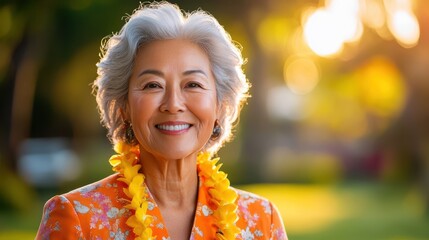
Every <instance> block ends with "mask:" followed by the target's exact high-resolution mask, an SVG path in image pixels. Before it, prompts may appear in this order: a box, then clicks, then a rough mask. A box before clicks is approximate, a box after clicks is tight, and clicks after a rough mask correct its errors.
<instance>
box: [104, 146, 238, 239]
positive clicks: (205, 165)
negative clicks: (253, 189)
mask: <svg viewBox="0 0 429 240" xmlns="http://www.w3.org/2000/svg"><path fill="white" fill-rule="evenodd" d="M114 150H115V152H116V153H118V154H116V155H113V156H112V157H111V158H110V160H109V162H110V165H112V167H113V168H112V169H113V171H115V172H118V173H119V174H120V175H121V177H120V178H118V180H119V181H122V182H124V183H126V184H127V185H128V187H127V188H124V189H123V190H124V193H125V195H126V196H127V197H128V198H129V199H130V200H128V204H127V205H125V208H127V209H130V210H132V211H134V212H135V214H134V215H132V216H130V217H129V218H128V220H127V222H126V224H127V225H128V226H130V227H131V228H132V229H133V232H134V234H135V235H136V238H135V239H136V240H152V239H155V236H152V229H151V228H150V225H151V223H152V221H153V217H152V216H150V215H148V214H146V213H147V209H148V194H147V192H146V191H145V188H144V186H143V183H144V179H145V176H144V175H143V174H142V173H139V170H140V168H141V164H139V156H140V150H139V147H138V145H136V146H131V145H128V144H126V143H124V142H118V143H117V144H115V146H114ZM218 161H219V158H215V159H210V154H209V153H200V154H199V155H198V157H197V165H198V175H199V176H200V178H201V179H202V180H203V183H204V185H205V186H206V187H207V189H208V193H209V195H210V197H211V198H210V203H212V204H213V205H215V207H216V210H214V212H213V217H214V218H215V219H216V223H215V226H216V227H217V229H218V230H217V232H216V239H219V240H228V239H235V237H236V235H237V234H238V233H239V232H240V230H239V228H238V227H237V226H236V225H235V223H236V222H237V221H238V216H237V205H236V204H235V200H236V199H237V193H236V192H235V191H234V190H233V189H231V188H230V182H229V180H228V178H227V174H226V173H224V172H223V171H220V170H219V169H220V167H221V166H222V164H219V165H216V164H217V162H218Z"/></svg>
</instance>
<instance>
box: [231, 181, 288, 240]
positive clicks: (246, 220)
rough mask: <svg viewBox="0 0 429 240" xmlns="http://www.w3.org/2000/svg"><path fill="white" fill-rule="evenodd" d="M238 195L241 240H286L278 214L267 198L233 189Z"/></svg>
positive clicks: (238, 224) (238, 223)
mask: <svg viewBox="0 0 429 240" xmlns="http://www.w3.org/2000/svg"><path fill="white" fill-rule="evenodd" d="M234 189H235V191H236V192H237V194H238V198H237V207H238V218H239V219H238V222H237V226H238V227H239V228H241V229H242V230H241V236H242V237H243V239H277V240H285V239H287V236H286V231H285V228H284V225H283V221H282V218H281V216H280V212H279V211H278V209H277V207H276V206H275V205H274V204H273V203H272V202H271V201H270V200H268V199H267V198H265V197H262V196H260V195H257V194H255V193H251V192H248V191H244V190H240V189H236V188H234Z"/></svg>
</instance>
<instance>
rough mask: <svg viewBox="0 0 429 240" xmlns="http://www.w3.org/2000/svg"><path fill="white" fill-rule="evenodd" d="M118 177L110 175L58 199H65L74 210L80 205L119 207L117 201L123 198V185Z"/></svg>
mask: <svg viewBox="0 0 429 240" xmlns="http://www.w3.org/2000/svg"><path fill="white" fill-rule="evenodd" d="M118 178H119V175H118V174H112V175H110V176H107V177H105V178H103V179H101V180H98V181H96V182H93V183H90V184H88V185H85V186H82V187H79V188H77V189H74V190H72V191H70V192H67V193H64V194H61V195H60V196H59V197H61V198H63V199H67V200H68V201H69V202H70V203H71V204H72V205H74V206H75V208H76V207H77V208H78V206H82V205H91V206H95V205H99V204H107V203H108V204H109V205H120V204H118V201H119V199H122V198H123V191H122V188H123V187H125V185H124V183H123V182H121V181H118Z"/></svg>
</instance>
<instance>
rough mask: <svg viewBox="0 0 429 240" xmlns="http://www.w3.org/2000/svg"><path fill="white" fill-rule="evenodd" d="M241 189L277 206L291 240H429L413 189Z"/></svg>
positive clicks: (360, 185) (373, 186)
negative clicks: (267, 199) (266, 199)
mask: <svg viewBox="0 0 429 240" xmlns="http://www.w3.org/2000/svg"><path fill="white" fill-rule="evenodd" d="M242 188H243V189H246V190H250V191H252V192H254V193H258V194H260V195H262V196H265V197H267V198H269V199H270V200H272V201H273V202H274V204H275V205H277V207H278V208H279V210H280V212H281V214H282V216H283V219H284V223H285V226H286V231H287V232H288V236H289V239H293V240H307V239H308V240H310V239H312V240H314V239H320V240H322V239H326V240H328V239H329V240H332V239H347V240H354V239H356V240H358V239H359V240H361V239H366V240H369V239H374V240H423V239H426V240H427V239H429V216H425V215H424V212H425V207H424V202H423V197H422V195H421V194H420V192H419V191H418V190H417V189H415V188H410V187H407V186H403V185H399V186H398V185H380V184H374V183H358V184H342V185H339V186H320V185H251V186H242Z"/></svg>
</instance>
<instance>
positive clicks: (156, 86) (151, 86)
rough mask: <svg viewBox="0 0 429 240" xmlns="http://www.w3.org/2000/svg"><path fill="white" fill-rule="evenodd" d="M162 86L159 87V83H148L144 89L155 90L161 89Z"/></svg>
mask: <svg viewBox="0 0 429 240" xmlns="http://www.w3.org/2000/svg"><path fill="white" fill-rule="evenodd" d="M160 87H161V85H159V84H158V83H148V84H146V85H145V86H144V87H143V89H154V88H160Z"/></svg>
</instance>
